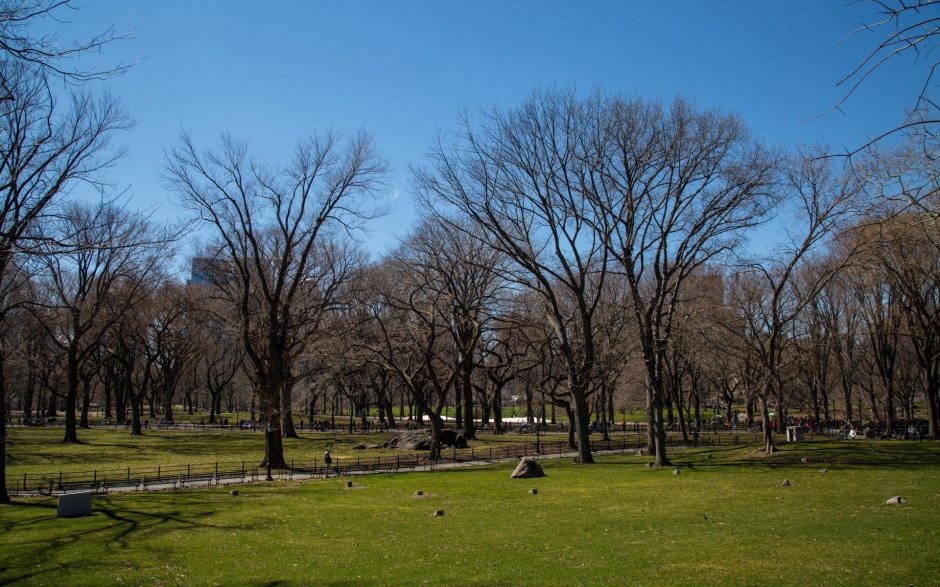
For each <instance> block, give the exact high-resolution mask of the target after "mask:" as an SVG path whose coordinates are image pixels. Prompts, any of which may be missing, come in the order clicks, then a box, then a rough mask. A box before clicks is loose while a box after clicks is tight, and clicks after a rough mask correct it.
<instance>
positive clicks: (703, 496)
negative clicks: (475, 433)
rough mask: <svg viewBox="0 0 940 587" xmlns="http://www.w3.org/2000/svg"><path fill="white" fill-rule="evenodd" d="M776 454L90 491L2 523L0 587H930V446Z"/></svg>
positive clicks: (15, 512)
mask: <svg viewBox="0 0 940 587" xmlns="http://www.w3.org/2000/svg"><path fill="white" fill-rule="evenodd" d="M782 448H783V450H782V452H781V453H779V454H777V455H773V456H762V455H760V454H758V453H756V452H755V451H754V450H753V447H747V448H726V449H717V450H716V449H709V450H689V451H679V452H676V453H673V460H674V461H675V462H676V463H677V466H678V468H679V470H680V475H673V474H672V471H673V469H672V468H670V469H652V468H648V467H646V466H645V464H646V462H647V461H648V460H649V459H648V458H644V457H637V456H623V455H620V456H602V457H598V464H596V465H591V466H584V465H580V466H579V465H575V464H573V463H571V462H569V461H568V460H567V459H558V460H543V461H542V465H543V467H544V468H545V471H546V473H547V477H545V478H542V479H536V480H518V479H514V480H510V479H509V478H508V477H509V473H510V471H511V469H512V466H511V465H505V466H489V467H477V468H467V469H456V470H449V471H438V472H434V473H409V474H395V475H379V476H371V477H367V478H361V479H356V480H355V482H354V488H353V489H347V488H345V480H336V479H329V480H316V481H306V482H302V483H297V482H274V483H259V484H252V485H245V486H240V487H239V488H238V489H239V495H238V496H232V495H230V494H229V493H228V491H227V490H221V489H209V490H198V491H180V492H171V493H153V494H130V495H108V496H95V498H94V506H93V509H94V513H93V515H92V516H89V517H84V518H75V519H56V518H55V517H54V516H55V502H54V500H50V499H47V498H33V499H29V500H25V501H22V502H19V503H18V504H16V505H12V506H5V507H3V508H0V512H2V513H0V583H15V584H17V585H51V584H66V583H67V584H71V585H99V584H103V583H121V584H127V585H336V586H342V585H467V586H470V585H481V586H484V585H486V586H488V585H539V586H545V585H547V586H552V585H559V586H561V585H710V586H713V585H808V584H820V585H822V584H825V585H853V586H857V585H904V586H908V585H931V584H936V581H937V577H938V576H940V561H938V557H937V552H940V535H938V533H940V524H938V522H940V458H938V457H940V445H938V444H937V443H926V442H924V443H901V442H864V443H862V442H856V443H849V442H820V443H801V444H798V445H786V446H784V447H782ZM706 455H712V458H707V457H706ZM803 458H806V459H807V461H808V462H805V463H804V462H801V459H803ZM824 468H825V469H826V472H825V473H822V472H821V470H822V469H824ZM784 478H786V479H789V480H790V482H791V484H792V485H791V486H789V487H782V486H781V485H780V483H781V481H782V480H783V479H784ZM531 488H538V493H537V494H536V495H532V494H529V493H528V491H529V490H530V489H531ZM418 490H421V491H423V492H425V494H426V496H424V497H416V496H415V492H416V491H418ZM894 495H901V496H903V497H904V498H905V499H906V500H907V503H905V504H903V505H900V506H887V505H885V500H886V499H888V498H889V497H892V496H894ZM435 510H444V512H445V513H444V515H443V516H441V517H433V516H432V515H431V514H432V513H433V512H434V511H435Z"/></svg>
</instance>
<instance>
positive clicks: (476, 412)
mask: <svg viewBox="0 0 940 587" xmlns="http://www.w3.org/2000/svg"><path fill="white" fill-rule="evenodd" d="M58 5H59V4H58V3H48V4H42V3H37V4H35V5H34V4H29V5H26V4H24V5H23V7H21V9H22V10H27V9H32V10H40V12H39V13H38V14H43V12H42V11H48V10H52V9H54V8H55V7H56V6H58ZM11 6H12V5H11ZM36 6H38V7H39V8H36ZM11 14H13V16H12V17H9V18H8V20H7V21H5V22H7V27H8V28H5V29H3V28H0V37H2V35H4V34H6V35H7V37H8V40H11V39H12V40H13V41H16V42H20V43H24V44H23V45H22V48H21V50H20V52H19V53H17V52H16V51H13V50H9V49H8V50H7V52H6V53H5V54H4V55H6V57H4V59H3V61H2V63H0V67H2V74H3V75H2V80H0V81H2V86H3V92H4V95H3V96H2V97H0V133H2V140H0V149H2V152H0V188H2V191H3V196H4V198H5V202H4V207H3V211H2V216H0V225H2V230H0V288H2V296H0V301H2V303H0V353H2V355H0V366H2V370H0V393H2V398H3V401H2V402H0V406H2V410H3V413H2V416H3V418H2V420H3V421H4V422H7V421H9V420H10V419H11V418H12V414H13V413H14V412H17V413H18V414H20V415H21V417H23V418H25V419H27V420H28V419H30V418H32V417H37V416H38V417H47V416H49V415H50V414H57V415H58V414H61V416H62V417H63V418H64V422H65V436H64V440H65V441H66V442H79V441H80V437H79V434H78V430H80V429H81V428H82V427H83V426H87V425H88V418H89V409H90V407H91V406H92V405H98V406H100V407H101V409H103V411H104V416H105V417H106V418H112V419H115V420H118V421H125V420H127V421H130V422H131V429H132V433H133V434H141V433H142V432H143V427H142V420H143V419H146V418H157V417H160V418H165V419H169V420H172V419H173V417H174V414H173V410H174V409H176V406H178V405H180V404H182V405H183V406H185V407H184V409H187V410H192V409H195V408H197V407H198V408H207V409H208V410H209V415H208V419H209V421H210V422H212V421H213V420H215V418H216V414H218V413H219V412H221V411H222V410H223V409H226V410H229V411H231V410H232V409H233V408H235V409H242V410H245V409H246V407H247V406H249V405H250V406H251V408H250V410H251V412H252V413H254V412H255V410H257V413H258V414H259V418H260V419H261V421H262V424H263V425H264V427H265V429H266V430H267V433H266V451H265V454H266V455H267V457H266V458H267V459H269V460H270V462H271V464H272V465H273V466H286V463H284V458H283V451H282V448H281V439H282V438H283V437H289V436H292V435H294V434H295V431H294V420H295V418H297V417H298V416H303V415H306V414H308V413H309V415H310V417H311V418H313V417H315V416H316V415H317V414H322V413H326V412H328V411H331V410H335V407H336V406H337V405H338V404H339V403H340V402H342V403H343V404H345V405H347V406H349V407H350V408H351V410H352V412H353V413H355V414H357V415H358V417H361V418H362V419H363V421H364V420H365V418H366V413H367V410H370V409H373V408H376V409H377V410H378V413H379V414H380V418H381V419H382V420H383V421H384V422H385V423H386V424H388V425H389V426H392V427H394V426H396V425H397V424H398V421H399V420H400V419H401V417H402V411H401V410H402V408H401V406H403V405H408V406H410V408H409V414H410V415H412V416H413V417H415V418H418V419H423V418H425V417H426V418H427V419H428V420H429V422H430V424H431V428H432V430H433V432H434V436H435V438H439V437H440V433H441V430H442V427H443V422H444V420H443V416H444V413H445V409H449V408H453V409H455V413H456V415H457V421H458V425H459V426H460V427H461V428H462V429H463V430H464V432H465V434H466V435H467V436H469V437H472V436H473V435H474V431H475V427H476V426H478V425H480V423H485V424H487V425H492V427H493V428H494V430H496V431H497V432H500V431H502V422H501V418H502V408H503V407H504V406H506V405H507V403H512V404H513V405H516V404H518V403H522V404H523V405H524V406H525V411H526V415H527V416H528V417H529V418H530V419H535V418H545V417H546V412H548V411H551V413H552V414H553V417H554V414H556V412H560V413H564V414H565V416H566V419H567V420H568V421H570V422H571V423H572V425H571V426H569V427H568V430H569V431H570V432H569V434H570V436H569V443H570V444H571V446H572V448H574V449H576V450H577V451H578V455H579V457H578V458H579V460H580V461H581V462H584V463H590V462H592V456H591V452H590V443H589V441H588V435H589V433H590V420H591V418H592V415H593V417H594V418H595V419H596V420H608V421H609V420H614V419H615V415H614V414H615V412H616V411H618V410H620V411H623V410H624V409H625V408H627V407H631V408H632V407H636V406H639V407H642V408H643V409H645V410H646V414H647V423H648V426H647V430H648V431H649V439H648V443H649V448H650V451H651V453H652V454H655V455H656V462H657V464H658V465H666V464H668V462H669V461H668V457H667V454H666V445H665V440H666V431H667V428H670V427H673V426H676V427H678V429H679V430H681V431H682V433H683V434H684V435H686V436H687V435H688V434H689V433H690V431H691V430H692V428H693V427H694V426H696V425H697V422H699V421H700V420H701V412H702V410H703V406H706V405H711V404H714V403H716V402H718V403H721V404H723V405H725V406H726V407H727V409H728V410H729V411H730V410H731V409H732V408H733V406H742V408H743V410H744V412H745V417H746V418H747V419H749V420H753V419H759V420H761V421H763V422H764V423H765V425H764V427H763V428H764V444H765V450H768V451H772V450H775V449H774V446H773V430H771V426H769V425H766V424H769V423H770V422H772V421H773V422H775V423H776V427H777V431H782V430H783V427H784V426H785V425H786V421H787V415H788V414H792V413H800V414H801V415H809V416H810V417H811V418H812V419H813V420H814V421H817V422H818V421H830V420H847V421H854V420H870V421H872V422H877V423H880V424H882V425H883V426H884V427H885V429H886V430H887V431H888V432H889V433H890V431H891V430H892V429H893V428H894V426H895V423H897V422H900V421H908V420H912V419H914V418H921V417H922V418H925V419H926V420H927V424H928V427H929V433H930V435H931V436H933V437H936V436H937V407H938V404H937V388H938V385H940V319H938V312H937V307H938V299H937V298H938V295H940V294H938V272H940V261H938V260H940V255H938V242H940V241H938V237H940V233H938V226H937V214H936V211H937V209H938V208H937V190H936V182H937V179H936V178H937V173H936V163H935V161H936V158H935V154H936V141H935V140H934V137H933V136H932V135H930V134H928V133H927V132H926V130H925V129H928V128H929V127H928V126H923V127H920V126H919V127H914V129H913V131H912V133H911V134H910V135H909V136H907V137H905V140H901V141H898V142H897V144H896V145H895V146H893V147H891V148H885V147H881V148H879V149H871V150H870V151H869V152H867V153H865V154H855V155H853V156H852V157H848V158H846V157H839V156H836V155H835V154H834V153H832V152H830V151H829V150H828V149H827V148H825V147H822V146H810V147H806V146H804V147H798V148H781V147H779V146H774V145H769V144H767V143H766V142H765V141H763V140H761V139H760V138H759V137H756V136H754V135H753V133H752V132H751V131H750V130H749V129H748V127H747V126H746V124H745V122H744V121H743V120H742V119H741V118H740V117H739V116H737V115H735V114H733V113H728V112H724V111H721V110H718V109H704V108H700V107H699V106H698V105H697V104H695V103H694V101H692V100H689V99H685V98H677V99H675V100H673V101H671V102H665V101H662V100H651V99H646V98H642V97H637V96H630V95H622V94H611V93H607V92H604V91H595V92H592V93H590V94H589V95H586V96H582V95H579V94H578V93H577V92H576V91H575V90H574V89H572V88H558V87H550V88H544V89H536V90H535V91H533V93H532V94H531V95H530V96H529V98H527V99H526V100H525V101H524V102H523V103H521V104H520V105H518V106H514V107H510V108H493V109H490V110H484V111H480V112H475V113H469V112H467V113H464V114H463V115H462V116H461V117H460V119H459V121H458V124H457V125H455V127H454V128H453V130H451V131H450V132H442V133H441V134H440V135H439V136H437V137H436V138H435V140H434V141H433V142H432V143H431V146H430V148H429V151H428V156H427V159H426V160H425V161H424V162H423V163H422V164H420V165H416V166H414V167H413V168H412V169H411V177H412V185H413V192H414V194H415V198H416V200H417V202H418V204H419V208H420V220H419V222H418V223H417V225H416V226H415V227H414V228H413V230H412V231H411V233H410V234H409V236H407V237H406V238H405V239H403V240H402V242H400V243H397V245H396V246H395V247H394V248H393V250H392V251H391V252H390V253H389V254H387V255H385V256H384V257H383V258H381V259H378V260H371V259H370V258H369V255H368V254H367V253H366V252H365V251H364V249H363V248H362V246H361V244H359V241H360V240H361V237H362V235H363V234H364V233H363V231H364V230H365V229H367V228H368V223H369V220H371V219H373V218H375V217H377V216H379V215H381V214H382V213H383V212H384V210H383V202H384V201H385V196H384V188H385V185H384V182H385V181H386V179H387V178H388V177H389V165H388V163H387V162H386V161H385V159H384V158H383V157H382V156H381V154H379V153H378V152H377V150H376V147H375V143H374V141H373V139H372V137H371V136H370V135H369V134H368V133H366V132H363V131H360V132H356V133H350V134H341V133H336V132H332V131H330V132H325V133H321V134H313V135H310V136H308V137H306V138H304V139H302V140H301V141H299V142H298V143H297V145H296V146H295V148H294V150H293V152H292V154H291V156H290V157H289V159H288V160H287V161H285V162H272V161H268V160H266V159H265V158H264V157H263V156H262V155H259V154H257V153H253V152H251V150H250V149H249V148H248V146H247V145H246V144H244V143H242V142H240V141H238V140H237V139H235V138H232V137H229V136H226V137H225V138H223V139H222V140H221V141H220V142H219V144H218V145H216V146H215V147H210V148H203V147H200V146H197V145H196V143H195V141H194V140H193V139H192V138H191V137H189V136H187V135H185V134H184V135H183V136H182V137H181V138H180V140H179V142H178V143H177V145H176V146H175V147H172V148H171V149H169V150H168V151H167V154H166V158H165V160H164V161H163V162H162V166H161V169H162V174H163V179H164V180H165V183H166V185H167V187H168V188H169V189H170V190H171V191H172V192H173V193H174V194H175V195H176V197H177V203H178V204H179V206H180V209H181V210H183V211H184V214H183V216H185V217H186V218H185V220H186V222H187V223H189V222H191V223H194V224H195V225H196V226H198V228H199V233H198V234H200V235H201V237H202V240H201V245H200V249H199V252H198V253H197V254H196V255H195V256H194V257H193V259H192V262H191V267H192V276H191V279H190V280H189V283H183V281H182V280H181V279H179V278H178V276H174V275H173V274H172V268H173V267H174V266H175V265H176V260H175V258H174V256H173V254H172V250H173V248H174V247H175V245H176V244H178V243H179V242H180V239H181V234H182V232H183V231H182V230H181V229H170V228H168V227H164V226H158V225H156V224H155V223H153V222H152V220H151V219H149V218H147V217H146V215H142V214H140V213H137V212H135V211H133V210H131V209H130V208H129V207H128V206H126V205H122V204H119V203H118V200H115V199H109V198H107V197H104V196H101V197H98V198H96V199H93V200H89V199H88V198H87V197H85V198H72V197H69V196H71V195H73V193H74V195H76V196H78V195H87V188H101V191H100V193H102V194H103V193H104V189H103V188H104V186H105V185H106V170H107V167H108V165H109V164H110V163H111V162H112V161H113V160H114V158H115V157H116V156H117V155H118V154H119V153H117V152H115V151H114V150H113V149H112V148H111V146H110V140H111V138H112V137H113V135H114V134H115V133H116V132H118V131H120V130H122V129H124V128H127V126H128V125H129V120H128V117H127V115H126V113H125V112H124V111H123V110H122V108H121V107H120V104H119V103H118V102H117V101H115V100H114V99H113V98H111V97H109V96H106V95H105V96H103V97H102V96H100V95H95V94H92V93H91V92H88V91H85V90H84V86H83V82H84V81H87V79H88V77H89V76H91V77H95V76H98V75H100V74H94V75H92V74H91V73H89V72H82V71H71V72H70V71H67V70H63V69H62V68H53V69H49V67H50V64H55V63H58V62H57V61H56V55H55V54H46V53H48V52H49V51H52V50H53V49H54V47H56V46H58V45H56V44H53V45H46V43H48V42H49V40H48V39H39V40H35V41H34V42H33V45H30V44H29V42H30V39H29V37H28V36H26V37H24V36H20V35H13V34H11V33H10V31H13V32H14V33H16V32H17V30H16V27H17V26H19V25H17V24H16V23H19V22H28V20H29V18H31V17H32V16H35V15H32V16H31V15H30V14H17V13H11ZM10 27H12V28H10ZM113 39H114V37H113V36H109V35H106V36H104V37H102V38H99V39H95V40H93V41H92V43H91V45H90V46H84V48H83V46H78V47H76V48H75V50H77V51H79V52H81V51H84V50H88V49H92V48H95V47H97V46H99V45H100V44H101V43H105V42H110V40H113ZM11 42H12V41H11ZM11 46H13V45H11ZM35 47H39V48H40V49H42V51H45V52H46V53H44V54H42V56H41V58H37V57H36V54H35V53H33V52H31V51H34V50H35ZM14 48H15V47H14ZM60 57H61V55H60ZM120 70H121V68H116V69H114V70H111V72H112V73H119V72H120ZM53 78H58V79H62V78H65V79H67V80H70V81H71V82H73V84H74V86H73V88H72V89H73V91H71V92H70V93H69V94H68V99H67V100H66V99H62V96H61V95H59V94H57V93H56V92H53V91H52V89H51V85H50V79H53ZM79 188H82V189H79ZM92 193H98V192H97V191H93V192H92ZM396 406H398V407H399V411H398V414H397V415H396V412H395V407H396ZM771 412H773V414H774V417H773V418H771ZM0 430H2V431H3V440H4V442H2V443H0V444H2V445H3V446H4V451H5V450H6V449H5V446H6V445H5V438H6V436H5V434H6V431H5V426H4V427H3V428H2V429H0ZM439 449H440V446H439V443H438V444H436V445H435V448H434V450H433V451H432V452H437V451H439ZM0 456H3V459H2V460H3V462H4V463H5V461H6V459H5V452H4V455H0ZM4 466H5V465H4Z"/></svg>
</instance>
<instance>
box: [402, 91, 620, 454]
mask: <svg viewBox="0 0 940 587" xmlns="http://www.w3.org/2000/svg"><path fill="white" fill-rule="evenodd" d="M601 102H602V101H601V100H600V98H599V97H595V98H592V99H591V100H588V101H585V102H581V101H579V100H578V99H577V98H576V96H575V92H574V90H573V89H568V90H556V89H550V90H537V91H535V92H533V94H532V96H531V97H530V98H529V99H528V100H526V101H525V102H524V103H523V104H522V105H521V106H520V107H518V108H514V109H510V110H505V111H504V110H499V109H493V110H492V111H490V112H488V113H485V114H484V115H483V116H482V119H483V120H482V123H480V124H476V123H475V122H474V121H473V120H472V118H471V117H470V116H469V114H465V115H464V116H463V119H462V121H461V129H460V131H458V132H456V133H454V134H453V135H451V137H450V138H448V137H445V136H439V137H438V139H437V141H436V143H435V144H434V145H433V146H432V148H431V151H430V154H429V166H428V167H427V168H423V169H418V168H415V169H413V175H414V181H415V185H416V187H417V189H418V192H419V196H420V197H421V198H422V200H423V202H424V203H425V205H426V206H427V207H428V208H434V207H437V206H444V207H450V208H452V209H453V211H455V212H456V214H457V215H461V216H464V217H466V218H467V219H469V222H470V223H471V224H472V225H473V226H475V227H476V228H475V231H474V232H473V233H472V234H473V235H479V236H478V238H480V239H481V240H482V241H483V242H484V243H485V244H486V245H488V246H490V247H492V248H494V249H495V250H497V251H499V253H500V254H501V255H504V256H505V257H506V258H507V259H508V260H509V262H508V266H507V269H506V270H505V271H504V272H503V273H504V275H503V276H504V278H505V279H507V280H508V281H510V282H512V283H514V284H515V285H516V286H517V287H520V288H524V289H526V290H529V291H532V292H534V293H535V295H536V296H538V299H539V300H540V302H541V304H542V306H543V310H544V316H545V319H546V320H547V321H548V323H549V324H550V325H551V327H552V329H553V331H554V335H555V337H556V338H557V340H558V352H559V354H560V356H561V357H563V360H564V364H565V369H566V374H567V384H568V392H569V393H570V395H571V404H572V406H573V410H574V426H575V429H576V431H577V441H578V449H577V450H578V460H579V461H580V462H582V463H592V462H594V460H593V457H592V456H591V449H590V438H589V430H588V424H589V417H590V413H589V409H588V404H587V393H588V391H589V389H590V386H591V380H592V377H594V367H595V360H596V357H595V348H594V340H593V333H594V330H595V329H594V325H593V320H594V313H595V310H596V308H597V305H598V304H599V303H600V300H601V298H602V296H603V292H604V289H605V288H604V283H605V280H606V278H607V275H608V258H609V256H608V252H607V250H606V248H605V244H606V242H607V239H608V237H609V235H605V234H603V233H602V232H601V231H598V230H593V229H592V227H596V226H598V225H599V222H597V219H596V218H594V217H593V211H592V208H591V206H590V205H589V204H588V200H589V198H588V197H587V195H588V194H590V192H592V191H593V190H595V189H597V184H599V183H600V182H601V177H600V175H599V173H598V169H599V166H600V160H601V158H602V157H603V156H604V153H603V152H601V151H600V150H599V149H598V147H597V144H596V141H597V136H598V134H601V135H602V134H603V131H604V128H603V126H602V124H601V122H602V121H601V119H600V118H599V117H598V112H599V109H601V107H602V103H601ZM448 212H450V210H448ZM452 229H453V230H461V226H459V225H452Z"/></svg>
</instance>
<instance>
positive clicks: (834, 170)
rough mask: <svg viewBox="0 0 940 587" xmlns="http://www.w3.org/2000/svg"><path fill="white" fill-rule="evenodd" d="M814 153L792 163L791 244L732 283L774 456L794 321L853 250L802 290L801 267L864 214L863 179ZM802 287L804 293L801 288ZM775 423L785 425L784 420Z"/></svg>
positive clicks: (745, 268)
mask: <svg viewBox="0 0 940 587" xmlns="http://www.w3.org/2000/svg"><path fill="white" fill-rule="evenodd" d="M824 155H825V153H820V152H818V151H815V150H811V151H809V152H807V153H801V154H797V155H795V156H794V157H793V159H792V161H791V162H790V165H789V166H788V170H787V173H786V183H785V186H784V194H785V197H786V198H787V200H786V202H787V204H788V207H789V210H790V212H791V213H792V214H793V218H794V221H793V222H792V223H791V224H790V225H789V226H790V228H789V229H788V236H789V238H788V240H787V242H785V243H783V244H781V245H780V246H779V247H778V248H777V249H776V250H774V251H773V253H772V255H771V257H769V258H767V259H765V260H763V261H751V262H747V263H743V264H742V265H741V267H740V269H739V271H738V274H737V275H736V276H734V278H733V280H732V281H731V283H730V286H731V287H730V288H729V300H730V305H732V306H733V307H734V308H735V309H737V311H738V312H739V318H740V319H741V320H742V324H741V327H740V328H733V329H731V330H729V333H731V334H736V335H738V336H739V337H740V340H741V342H742V343H743V344H745V345H747V346H748V347H749V349H750V352H751V354H752V356H753V357H754V360H755V361H756V363H757V364H758V365H759V367H760V380H759V382H758V389H757V394H758V397H759V398H760V402H761V413H762V417H763V422H764V450H765V451H768V452H774V451H776V447H775V446H774V440H773V430H771V426H770V421H771V420H770V415H769V409H768V406H769V404H770V402H771V401H776V403H777V406H778V412H779V411H780V410H781V409H782V408H783V406H784V403H785V402H784V393H785V388H784V385H783V383H784V375H785V367H787V364H788V363H787V360H788V356H789V355H788V353H787V351H788V346H789V343H790V342H792V340H793V339H794V334H793V332H792V329H793V326H794V324H795V322H796V320H797V318H798V317H799V316H800V315H801V314H802V313H803V311H804V310H805V309H806V307H807V305H808V304H809V303H810V302H811V301H812V300H813V299H814V298H815V297H816V295H817V293H818V292H819V291H820V290H821V289H822V288H824V287H825V286H826V285H827V284H828V283H829V282H830V281H831V280H832V279H834V278H835V276H836V275H838V273H839V272H840V271H841V270H842V269H843V268H844V266H845V263H846V262H847V260H848V259H850V258H851V255H852V253H853V251H852V250H847V251H844V254H845V257H844V258H843V259H842V260H841V261H840V262H838V263H830V264H828V265H827V269H826V270H825V271H820V272H819V274H818V275H817V276H816V279H815V280H812V281H806V282H804V283H803V284H797V283H796V282H797V276H798V274H799V270H800V268H801V267H802V266H804V265H806V264H807V263H810V262H811V261H812V260H813V256H814V254H817V253H818V251H819V250H820V249H821V248H822V247H824V246H825V245H826V244H827V243H828V242H829V241H830V240H831V238H832V237H833V236H835V235H836V234H837V233H838V231H840V230H842V229H843V228H844V227H846V226H850V225H851V224H852V223H853V222H854V219H855V218H856V215H857V214H858V213H859V210H858V203H859V196H860V195H861V193H862V191H861V189H860V186H859V184H858V183H857V179H858V177H857V176H856V175H855V174H853V173H850V172H848V170H846V169H844V168H842V169H840V168H839V162H837V161H835V160H832V159H830V158H828V157H825V156H824ZM800 285H802V286H803V287H802V288H801V287H799V286H800ZM777 419H778V422H779V425H780V426H783V414H782V413H778V414H777Z"/></svg>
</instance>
